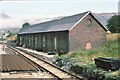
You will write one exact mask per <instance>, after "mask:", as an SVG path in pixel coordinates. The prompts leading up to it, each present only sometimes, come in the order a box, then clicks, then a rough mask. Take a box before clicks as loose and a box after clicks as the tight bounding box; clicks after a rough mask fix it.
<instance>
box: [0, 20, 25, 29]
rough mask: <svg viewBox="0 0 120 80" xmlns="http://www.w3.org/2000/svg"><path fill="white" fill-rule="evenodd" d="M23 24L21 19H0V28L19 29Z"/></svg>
mask: <svg viewBox="0 0 120 80" xmlns="http://www.w3.org/2000/svg"><path fill="white" fill-rule="evenodd" d="M23 23H24V22H23V21H22V20H21V19H15V18H12V19H0V28H13V27H16V28H20V27H22V24H23Z"/></svg>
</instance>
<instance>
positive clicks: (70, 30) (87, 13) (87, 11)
mask: <svg viewBox="0 0 120 80" xmlns="http://www.w3.org/2000/svg"><path fill="white" fill-rule="evenodd" d="M89 13H91V11H87V13H86V14H85V15H84V16H83V17H82V18H81V19H80V20H79V21H78V22H76V23H75V24H74V25H73V27H72V28H70V29H69V31H71V30H72V29H73V28H74V27H75V26H76V25H77V24H78V23H79V22H81V21H82V20H83V19H84V18H85V17H86V16H87V15H88V14H89Z"/></svg>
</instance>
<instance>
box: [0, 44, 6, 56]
mask: <svg viewBox="0 0 120 80" xmlns="http://www.w3.org/2000/svg"><path fill="white" fill-rule="evenodd" d="M0 54H6V53H5V51H4V50H3V45H2V44H0Z"/></svg>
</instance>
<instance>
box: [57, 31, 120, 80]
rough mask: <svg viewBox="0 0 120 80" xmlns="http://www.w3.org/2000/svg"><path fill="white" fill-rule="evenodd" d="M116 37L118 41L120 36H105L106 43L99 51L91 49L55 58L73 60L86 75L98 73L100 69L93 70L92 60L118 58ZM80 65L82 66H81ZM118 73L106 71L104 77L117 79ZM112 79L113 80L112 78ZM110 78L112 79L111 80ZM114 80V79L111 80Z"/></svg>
mask: <svg viewBox="0 0 120 80" xmlns="http://www.w3.org/2000/svg"><path fill="white" fill-rule="evenodd" d="M118 36H119V39H120V34H117V33H116V34H108V35H107V43H106V44H105V45H104V46H102V47H100V48H99V49H93V50H76V51H74V52H72V53H71V54H66V55H62V56H58V55H56V56H55V57H56V58H62V59H65V58H69V59H74V60H75V61H76V64H77V65H80V66H82V67H84V68H87V71H88V73H91V74H92V73H93V72H94V71H97V72H98V71H99V70H100V69H98V68H95V67H93V66H95V64H94V58H97V57H112V58H118V57H119V58H120V55H119V54H120V52H119V51H118ZM81 63H82V64H81ZM100 72H104V71H100ZM118 72H120V70H117V71H111V72H109V71H106V72H105V73H104V74H105V77H106V79H108V80H112V79H113V78H115V79H116V78H118V77H119V76H118ZM112 77H113V78H112ZM111 78H112V79H111ZM113 80H114V79H113Z"/></svg>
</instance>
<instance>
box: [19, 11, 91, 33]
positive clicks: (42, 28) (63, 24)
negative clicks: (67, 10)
mask: <svg viewBox="0 0 120 80" xmlns="http://www.w3.org/2000/svg"><path fill="white" fill-rule="evenodd" d="M89 13H90V11H87V12H84V13H80V14H76V15H72V16H67V17H63V18H60V19H56V20H51V21H47V22H42V23H39V24H35V25H31V26H30V27H28V28H26V29H21V30H20V31H19V32H18V34H29V33H41V32H53V31H67V30H68V31H69V30H70V29H71V28H73V27H74V25H75V24H76V23H77V22H80V21H81V20H82V19H83V18H84V17H85V16H86V15H87V14H89Z"/></svg>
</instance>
